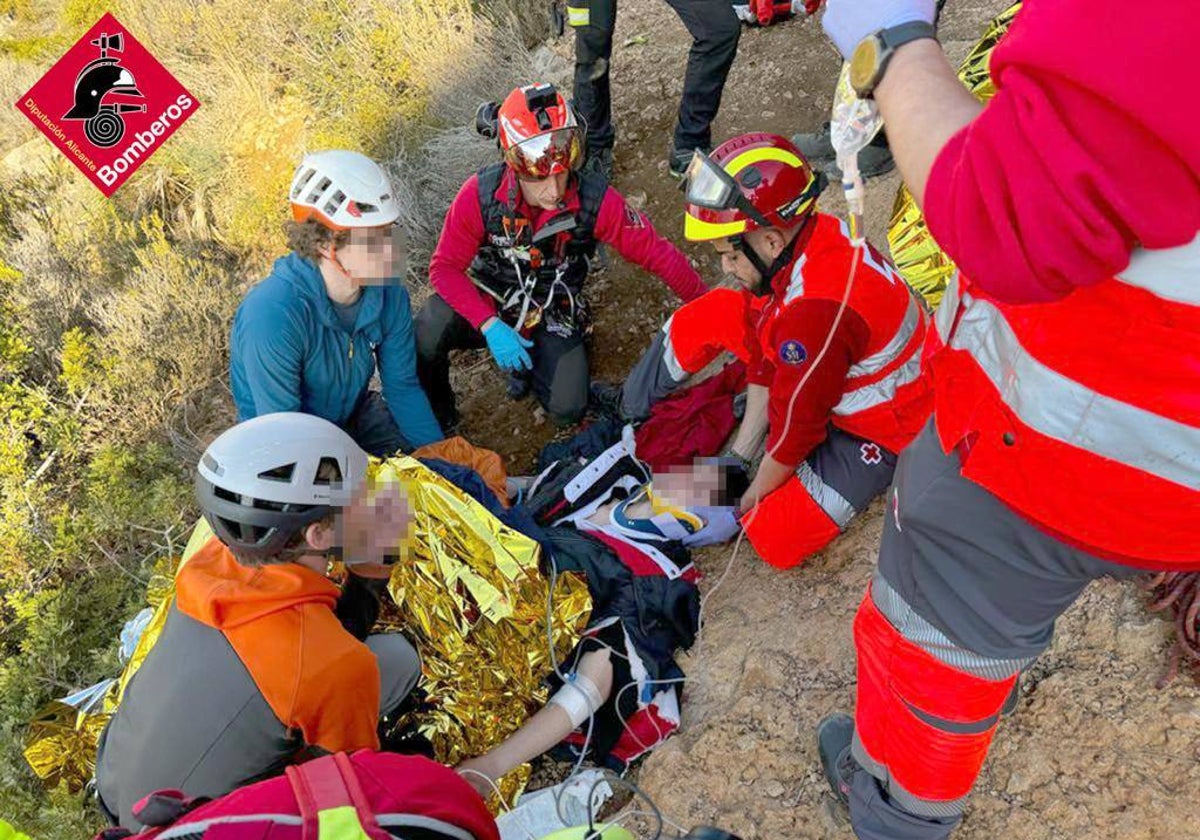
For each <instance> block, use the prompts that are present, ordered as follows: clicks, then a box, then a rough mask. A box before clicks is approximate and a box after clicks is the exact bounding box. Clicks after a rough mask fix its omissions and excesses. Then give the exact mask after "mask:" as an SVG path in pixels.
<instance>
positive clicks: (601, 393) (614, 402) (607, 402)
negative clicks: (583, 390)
mask: <svg viewBox="0 0 1200 840" xmlns="http://www.w3.org/2000/svg"><path fill="white" fill-rule="evenodd" d="M622 396H623V391H622V389H621V386H620V385H610V384H609V383H607V382H599V381H593V382H592V384H591V386H590V387H589V388H588V397H589V400H588V407H589V408H591V409H592V411H593V412H594V413H595V414H598V415H599V416H601V417H616V418H618V419H621V397H622Z"/></svg>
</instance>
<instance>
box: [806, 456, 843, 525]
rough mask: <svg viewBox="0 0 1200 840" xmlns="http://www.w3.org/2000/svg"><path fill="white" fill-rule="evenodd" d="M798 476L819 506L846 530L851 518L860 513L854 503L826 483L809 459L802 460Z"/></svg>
mask: <svg viewBox="0 0 1200 840" xmlns="http://www.w3.org/2000/svg"><path fill="white" fill-rule="evenodd" d="M796 478H798V479H800V483H801V484H803V485H804V489H805V490H807V491H808V495H810V496H812V497H813V501H815V502H816V503H817V507H819V508H820V509H821V510H823V511H825V513H826V515H827V516H828V517H829V518H830V519H832V520H833V521H834V522H835V523H836V524H837V526H838V528H839V529H840V530H843V531H844V530H845V529H846V526H847V525H849V524H850V520H851V519H853V518H854V515H855V514H856V513H858V511H856V510H855V509H854V505H852V504H850V503H849V502H848V501H846V498H845V497H844V496H843V495H842V494H841V493H839V492H838V491H836V490H834V489H833V488H832V487H830V486H829V485H828V484H826V483H825V481H824V479H822V478H821V476H819V475H817V474H816V473H815V472H813V468H812V467H810V466H809V465H808V461H802V462H801V463H800V466H799V467H797V468H796Z"/></svg>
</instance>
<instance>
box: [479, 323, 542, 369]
mask: <svg viewBox="0 0 1200 840" xmlns="http://www.w3.org/2000/svg"><path fill="white" fill-rule="evenodd" d="M483 337H484V339H485V340H486V341H487V346H488V350H491V351H492V358H494V359H495V360H496V364H498V365H500V367H502V368H503V369H504V370H511V371H521V370H529V369H530V368H532V367H533V362H532V360H530V358H529V353H528V351H527V350H526V349H525V348H527V347H532V346H533V342H532V341H530V340H529V339H527V338H522V337H521V334H520V333H519V332H517V331H516V330H514V329H513V328H512V327H510V326H509V325H508V324H506V323H504V322H503V321H501V320H500V319H499V318H493V319H492V320H490V321H488V322H487V323H486V324H484V325H483Z"/></svg>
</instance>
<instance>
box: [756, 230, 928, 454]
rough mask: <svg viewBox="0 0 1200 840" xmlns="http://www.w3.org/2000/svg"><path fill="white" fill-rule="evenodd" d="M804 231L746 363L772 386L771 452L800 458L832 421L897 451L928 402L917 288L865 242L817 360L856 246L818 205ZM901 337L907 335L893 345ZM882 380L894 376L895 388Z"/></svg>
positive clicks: (762, 381)
mask: <svg viewBox="0 0 1200 840" xmlns="http://www.w3.org/2000/svg"><path fill="white" fill-rule="evenodd" d="M806 235H807V236H808V237H809V239H808V241H807V242H805V243H803V245H802V250H803V253H802V254H800V256H798V257H797V258H796V260H795V261H794V262H793V263H792V265H791V266H789V267H788V268H787V269H785V270H783V271H781V272H780V273H779V274H778V275H777V276H776V278H775V282H774V288H773V289H772V292H773V293H772V296H771V298H770V299H769V300H768V301H767V303H766V304H765V306H764V308H763V310H762V314H761V315H760V316H759V321H758V326H757V334H758V347H757V352H758V354H759V355H757V356H756V357H755V358H754V359H753V360H752V361H751V364H750V376H749V378H750V381H751V382H753V383H756V384H765V385H767V386H768V387H769V388H770V402H769V405H768V421H769V430H770V431H769V433H768V436H767V452H768V453H769V454H770V455H771V457H772V458H774V459H775V460H776V461H778V462H780V463H781V464H787V465H788V466H797V465H799V463H800V462H801V461H803V460H804V459H805V458H807V457H808V455H809V453H810V452H812V450H813V449H814V448H815V447H816V446H817V445H818V444H820V443H821V441H823V440H824V439H825V428H826V425H827V424H828V423H829V422H830V421H831V420H832V421H833V422H834V423H836V424H838V425H839V426H841V427H842V428H844V429H845V430H846V431H848V432H850V433H851V434H855V435H858V436H859V437H863V438H866V439H868V440H873V441H875V442H876V443H878V444H880V445H882V446H884V447H886V448H888V449H889V450H891V451H892V452H899V451H900V449H902V448H903V447H904V446H905V445H906V444H907V443H908V442H909V441H910V440H912V438H913V436H915V435H916V433H917V432H918V431H919V430H920V429H921V426H923V425H924V423H925V420H926V419H927V418H928V416H929V410H930V408H931V404H932V403H931V397H930V395H929V393H928V383H927V381H926V378H925V377H920V378H918V377H917V376H916V375H915V374H917V373H919V369H920V365H919V359H917V358H915V356H916V355H917V354H918V352H919V349H920V346H921V344H922V342H923V341H924V333H925V316H924V315H923V313H922V312H921V311H920V307H919V305H918V304H916V302H915V295H914V293H913V292H912V290H911V289H909V287H908V286H907V285H906V284H905V283H904V282H903V281H902V280H901V279H900V278H899V276H898V275H897V274H896V272H895V270H894V269H893V268H892V267H891V265H890V264H889V263H888V262H887V260H886V259H884V258H883V257H882V256H881V255H880V254H879V252H878V251H876V250H875V248H874V247H872V246H871V245H867V247H866V250H865V251H864V255H863V257H862V259H861V262H860V263H859V264H858V266H857V268H856V269H855V281H854V286H853V288H852V290H851V293H850V298H849V301H848V302H847V305H846V308H845V310H844V311H843V313H842V318H841V321H840V322H839V323H838V328H837V330H836V332H834V333H833V336H832V338H829V349H828V350H826V352H825V355H824V356H823V357H822V358H821V360H820V364H818V365H817V366H816V367H815V368H814V367H813V364H814V362H815V361H816V359H817V357H818V355H819V354H820V352H821V348H822V347H823V346H824V345H825V341H826V339H827V338H828V337H829V335H830V331H831V330H832V329H833V324H834V321H835V320H836V318H837V312H838V309H839V308H840V306H841V300H842V298H843V296H844V295H845V290H846V280H847V278H848V276H849V274H850V269H851V266H852V265H853V264H854V260H855V249H854V248H853V247H852V246H851V244H850V240H849V237H848V236H847V233H846V230H845V229H844V225H843V223H842V222H841V221H840V220H839V219H837V218H835V217H833V216H827V215H825V214H818V215H817V217H816V222H815V224H814V226H813V228H812V230H811V232H810V233H808V234H806ZM797 250H800V249H797ZM898 336H899V337H901V338H902V339H903V340H902V341H901V344H900V345H895V344H894V342H895V340H896V339H897V337H898ZM797 355H799V358H797ZM810 371H811V372H810ZM909 374H912V375H909ZM805 376H807V377H808V379H807V380H806V381H805V384H804V388H803V390H802V391H801V392H800V393H799V394H798V395H797V390H796V389H797V387H798V386H799V385H800V382H801V380H803V379H804V377H805ZM885 380H894V382H893V383H892V386H891V389H890V396H889V395H888V392H887V391H886V390H885V388H886V386H887V382H886V381H885ZM873 389H875V390H876V393H875V394H874V395H872V390H873Z"/></svg>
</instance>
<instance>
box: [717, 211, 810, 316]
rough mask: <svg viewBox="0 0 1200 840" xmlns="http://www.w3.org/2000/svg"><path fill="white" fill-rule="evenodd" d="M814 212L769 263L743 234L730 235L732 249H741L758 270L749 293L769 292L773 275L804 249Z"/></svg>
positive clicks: (766, 293)
mask: <svg viewBox="0 0 1200 840" xmlns="http://www.w3.org/2000/svg"><path fill="white" fill-rule="evenodd" d="M816 217H817V215H816V213H810V214H809V216H808V218H807V219H805V221H804V226H803V227H802V228H801V229H800V230H798V231H796V235H795V236H793V237H792V238H791V241H789V242H788V243H787V244H786V245H784V246H783V250H782V251H780V252H779V256H777V257H776V258H775V259H774V260H772V261H771V264H770V265H767V263H766V261H765V260H764V259H763V258H762V257H761V256H760V255H759V253H758V252H757V251H755V250H754V246H752V245H751V244H750V243H748V242H747V241H746V238H745V235H744V234H743V235H741V236H736V237H731V239H730V242H731V243H732V244H733V247H734V250H737V251H741V252H742V253H743V254H745V255H746V259H748V260H749V261H750V264H751V265H752V266H754V270H755V271H757V272H758V275H759V278H760V279H759V281H758V284H757V285H756V286H755V287H754V288H753V289H751V291H750V293H751V294H753V295H755V296H756V297H766V296H767V295H769V294H771V286H772V284H773V283H774V280H775V275H777V274H778V273H779V272H780V271H782V270H783V269H784V268H786V267H787V266H788V265H789V264H790V263H791V262H792V260H793V259H794V258H795V255H796V251H797V250H798V249H799V250H801V251H803V250H804V248H805V247H807V245H808V240H809V239H810V238H811V237H812V232H813V221H814V220H815V219H816Z"/></svg>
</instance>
